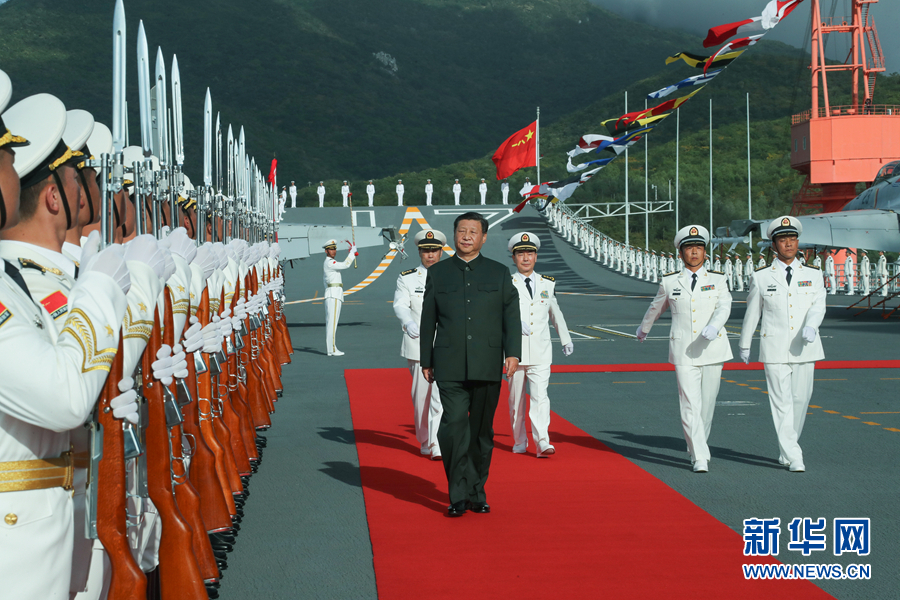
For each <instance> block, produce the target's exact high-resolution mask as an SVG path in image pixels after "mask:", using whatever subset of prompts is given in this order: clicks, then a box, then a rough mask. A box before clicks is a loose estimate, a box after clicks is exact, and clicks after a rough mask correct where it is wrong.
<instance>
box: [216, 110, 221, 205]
mask: <svg viewBox="0 0 900 600" xmlns="http://www.w3.org/2000/svg"><path fill="white" fill-rule="evenodd" d="M216 190H218V192H219V193H220V194H221V193H222V114H221V113H218V112H217V113H216Z"/></svg>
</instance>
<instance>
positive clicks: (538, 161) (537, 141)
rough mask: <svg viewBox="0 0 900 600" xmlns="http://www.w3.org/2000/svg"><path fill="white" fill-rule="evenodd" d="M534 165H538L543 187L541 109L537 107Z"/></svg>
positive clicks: (538, 175) (539, 180)
mask: <svg viewBox="0 0 900 600" xmlns="http://www.w3.org/2000/svg"><path fill="white" fill-rule="evenodd" d="M535 129H536V132H535V141H534V164H535V165H537V182H536V183H537V184H538V186H540V185H541V107H540V106H538V107H537V119H536V120H535ZM538 189H540V187H538Z"/></svg>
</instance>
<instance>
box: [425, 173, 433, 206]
mask: <svg viewBox="0 0 900 600" xmlns="http://www.w3.org/2000/svg"><path fill="white" fill-rule="evenodd" d="M433 193H434V186H433V185H432V184H431V180H430V179H429V180H428V181H427V183H425V206H431V195H432V194H433Z"/></svg>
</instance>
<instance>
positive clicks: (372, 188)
mask: <svg viewBox="0 0 900 600" xmlns="http://www.w3.org/2000/svg"><path fill="white" fill-rule="evenodd" d="M366 195H368V196H369V206H374V205H375V183H374V182H373V181H372V180H371V179H370V180H369V185H367V186H366Z"/></svg>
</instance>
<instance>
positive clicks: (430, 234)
mask: <svg viewBox="0 0 900 600" xmlns="http://www.w3.org/2000/svg"><path fill="white" fill-rule="evenodd" d="M413 241H414V242H415V244H416V246H418V247H419V248H421V249H422V250H439V249H442V248H443V247H444V246H446V245H447V236H445V235H444V234H443V233H441V232H440V231H438V230H437V229H423V230H422V231H420V232H419V233H417V234H416V237H415V238H413Z"/></svg>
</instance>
